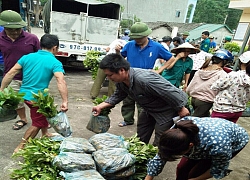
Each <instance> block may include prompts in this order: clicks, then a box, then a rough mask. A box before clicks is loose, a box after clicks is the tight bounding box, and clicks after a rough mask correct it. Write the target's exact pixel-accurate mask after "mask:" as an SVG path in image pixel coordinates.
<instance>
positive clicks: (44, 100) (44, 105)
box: [33, 89, 58, 118]
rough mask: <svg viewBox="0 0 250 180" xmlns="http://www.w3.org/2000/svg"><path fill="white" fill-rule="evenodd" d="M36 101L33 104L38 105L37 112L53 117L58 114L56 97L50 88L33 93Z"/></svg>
mask: <svg viewBox="0 0 250 180" xmlns="http://www.w3.org/2000/svg"><path fill="white" fill-rule="evenodd" d="M33 97H34V98H35V99H36V101H34V102H33V106H35V107H38V108H39V109H38V110H37V112H39V113H41V114H43V115H44V116H45V117H46V118H53V117H55V116H56V115H57V114H58V111H57V104H55V103H54V97H53V96H52V95H51V94H50V93H49V89H44V90H43V91H38V93H37V94H36V93H33Z"/></svg>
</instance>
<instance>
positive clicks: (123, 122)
mask: <svg viewBox="0 0 250 180" xmlns="http://www.w3.org/2000/svg"><path fill="white" fill-rule="evenodd" d="M128 125H133V124H127V123H126V122H125V121H122V122H120V123H119V124H118V126H120V127H124V126H128Z"/></svg>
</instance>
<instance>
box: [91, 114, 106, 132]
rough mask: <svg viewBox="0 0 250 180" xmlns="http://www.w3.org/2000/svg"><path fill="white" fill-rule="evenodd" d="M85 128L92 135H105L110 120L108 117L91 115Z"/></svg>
mask: <svg viewBox="0 0 250 180" xmlns="http://www.w3.org/2000/svg"><path fill="white" fill-rule="evenodd" d="M86 128H87V129H88V130H90V131H92V132H94V133H105V132H107V131H108V130H109V128H110V119H109V117H108V116H93V115H91V117H90V120H89V122H88V124H87V126H86Z"/></svg>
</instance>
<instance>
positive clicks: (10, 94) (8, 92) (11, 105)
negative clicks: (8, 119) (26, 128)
mask: <svg viewBox="0 0 250 180" xmlns="http://www.w3.org/2000/svg"><path fill="white" fill-rule="evenodd" d="M24 95H25V93H19V92H17V91H14V90H13V89H12V88H11V87H8V88H5V89H4V90H3V91H0V107H2V108H4V109H16V108H17V106H18V104H19V103H20V102H22V101H23V96H24Z"/></svg>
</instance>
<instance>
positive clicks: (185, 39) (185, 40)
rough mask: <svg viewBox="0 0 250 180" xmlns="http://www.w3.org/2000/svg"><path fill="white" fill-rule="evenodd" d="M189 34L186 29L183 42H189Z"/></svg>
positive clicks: (182, 38)
mask: <svg viewBox="0 0 250 180" xmlns="http://www.w3.org/2000/svg"><path fill="white" fill-rule="evenodd" d="M188 36H189V32H187V31H185V32H184V33H182V37H181V44H183V43H185V42H189V39H187V37H188Z"/></svg>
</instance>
